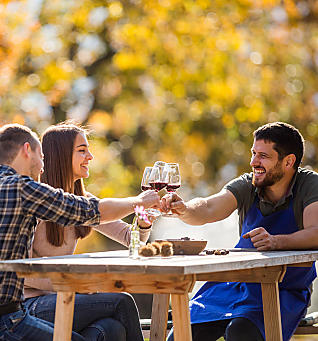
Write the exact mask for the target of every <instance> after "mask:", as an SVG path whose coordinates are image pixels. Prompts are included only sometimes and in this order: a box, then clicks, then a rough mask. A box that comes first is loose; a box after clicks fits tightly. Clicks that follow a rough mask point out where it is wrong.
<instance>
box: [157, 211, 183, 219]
mask: <svg viewBox="0 0 318 341" xmlns="http://www.w3.org/2000/svg"><path fill="white" fill-rule="evenodd" d="M161 216H162V217H165V218H178V217H179V215H178V214H176V213H172V212H170V213H162V214H161Z"/></svg>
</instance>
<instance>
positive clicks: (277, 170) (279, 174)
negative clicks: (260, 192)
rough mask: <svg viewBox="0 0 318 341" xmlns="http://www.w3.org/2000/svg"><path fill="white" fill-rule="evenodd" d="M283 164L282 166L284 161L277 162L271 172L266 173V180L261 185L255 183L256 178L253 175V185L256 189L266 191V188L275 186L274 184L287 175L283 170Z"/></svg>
mask: <svg viewBox="0 0 318 341" xmlns="http://www.w3.org/2000/svg"><path fill="white" fill-rule="evenodd" d="M281 164H282V161H277V163H276V165H275V166H274V167H273V168H272V169H271V170H269V171H268V172H266V173H265V174H266V175H265V178H264V180H263V181H261V182H260V183H257V182H256V181H255V177H254V173H253V180H252V183H253V185H254V186H255V187H258V188H263V189H264V188H265V187H269V186H273V185H274V184H276V183H277V182H278V181H279V180H281V179H282V178H283V177H284V175H285V173H284V171H283V170H282V168H281Z"/></svg>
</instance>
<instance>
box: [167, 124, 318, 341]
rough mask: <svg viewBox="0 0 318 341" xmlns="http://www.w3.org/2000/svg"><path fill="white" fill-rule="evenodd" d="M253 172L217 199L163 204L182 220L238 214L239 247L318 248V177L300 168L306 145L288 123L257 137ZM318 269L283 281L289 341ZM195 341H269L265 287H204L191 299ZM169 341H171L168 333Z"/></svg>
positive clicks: (170, 198) (290, 273)
mask: <svg viewBox="0 0 318 341" xmlns="http://www.w3.org/2000/svg"><path fill="white" fill-rule="evenodd" d="M251 152H252V157H251V162H250V165H251V167H252V173H250V174H244V175H242V176H240V177H239V178H237V179H234V180H232V181H230V182H229V183H228V184H226V185H225V186H224V188H223V189H222V190H221V191H220V192H219V193H218V194H215V195H212V196H209V197H207V198H196V199H192V200H190V201H188V202H184V201H183V200H182V199H181V198H180V197H179V196H178V195H177V194H175V193H173V194H168V195H167V196H165V197H164V198H163V199H162V202H163V203H162V204H163V207H164V210H167V211H168V210H169V209H170V208H171V210H172V211H173V212H174V213H177V214H178V215H179V218H180V219H181V220H183V221H184V222H185V223H188V224H191V225H202V224H205V223H211V222H215V221H219V220H222V219H224V218H226V217H228V216H229V215H230V214H231V213H232V212H233V211H234V210H235V209H237V210H238V214H239V227H240V239H239V242H238V243H237V245H236V246H235V247H237V248H256V249H257V250H258V251H265V250H295V249H317V248H318V174H317V173H316V172H313V171H310V170H307V169H304V168H300V167H299V165H300V163H301V160H302V157H303V153H304V140H303V137H302V136H301V134H300V133H299V131H298V130H297V129H296V128H295V127H293V126H291V125H289V124H286V123H282V122H276V123H270V124H266V125H264V126H262V127H260V128H258V129H257V130H256V131H255V132H254V143H253V146H252V148H251ZM315 277H316V272H315V267H314V266H312V267H294V268H293V267H288V268H287V271H286V275H285V277H284V279H283V281H282V282H281V283H279V290H280V304H281V314H282V329H283V339H284V340H289V339H290V338H291V336H292V335H293V333H294V331H295V329H296V327H297V325H298V323H299V321H300V319H301V318H302V317H303V316H304V314H305V312H306V308H307V305H308V303H309V300H310V287H311V283H312V281H313V280H314V279H315ZM190 315H191V327H192V336H193V340H194V341H199V340H202V341H203V340H209V341H210V340H211V341H212V340H217V339H218V338H219V337H221V336H224V337H225V339H226V340H227V341H242V340H244V341H252V340H253V341H262V340H265V331H264V320H263V306H262V294H261V286H260V284H257V283H237V282H231V283H229V282H228V283H217V282H207V283H205V284H204V285H203V286H202V287H201V288H200V289H199V291H198V292H197V293H196V295H195V296H194V297H193V298H192V300H191V301H190ZM168 340H169V341H171V340H173V334H172V333H170V335H169V337H168Z"/></svg>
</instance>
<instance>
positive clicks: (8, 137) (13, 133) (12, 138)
mask: <svg viewBox="0 0 318 341" xmlns="http://www.w3.org/2000/svg"><path fill="white" fill-rule="evenodd" d="M26 142H29V143H30V146H31V149H32V150H35V149H36V147H37V146H38V144H39V138H38V137H37V135H36V133H34V132H33V131H32V130H31V129H30V128H28V127H26V126H23V125H21V124H17V123H14V124H6V125H4V126H3V127H1V128H0V164H1V163H2V164H11V163H12V162H13V160H14V159H15V158H16V156H17V154H18V152H19V149H20V148H21V147H22V146H23V145H24V143H26Z"/></svg>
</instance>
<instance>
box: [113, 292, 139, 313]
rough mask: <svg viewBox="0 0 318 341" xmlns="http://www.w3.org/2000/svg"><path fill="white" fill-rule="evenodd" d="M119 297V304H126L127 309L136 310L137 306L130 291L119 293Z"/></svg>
mask: <svg viewBox="0 0 318 341" xmlns="http://www.w3.org/2000/svg"><path fill="white" fill-rule="evenodd" d="M117 299H118V301H119V304H120V305H121V306H124V307H125V309H127V310H128V311H129V310H131V309H133V310H136V308H137V306H136V303H135V300H134V298H133V297H132V295H130V294H128V293H120V294H118V296H117Z"/></svg>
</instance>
